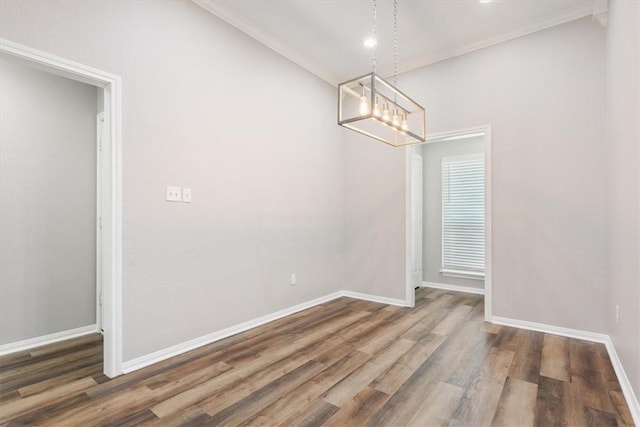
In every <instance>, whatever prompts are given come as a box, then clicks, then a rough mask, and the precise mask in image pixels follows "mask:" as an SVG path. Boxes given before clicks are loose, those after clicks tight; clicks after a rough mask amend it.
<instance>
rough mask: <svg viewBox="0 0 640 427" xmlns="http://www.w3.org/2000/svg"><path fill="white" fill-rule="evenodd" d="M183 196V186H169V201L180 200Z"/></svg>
mask: <svg viewBox="0 0 640 427" xmlns="http://www.w3.org/2000/svg"><path fill="white" fill-rule="evenodd" d="M181 198H182V188H180V187H167V201H168V202H179V201H180V199H181Z"/></svg>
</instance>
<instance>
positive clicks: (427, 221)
mask: <svg viewBox="0 0 640 427" xmlns="http://www.w3.org/2000/svg"><path fill="white" fill-rule="evenodd" d="M420 148H422V159H423V169H422V171H423V177H424V181H423V198H422V201H423V208H422V216H423V222H422V226H423V227H422V228H423V233H422V281H424V282H432V283H439V284H445V285H457V286H468V287H471V288H479V289H482V288H484V281H483V280H473V279H465V278H459V277H448V276H444V275H442V273H440V270H441V269H442V158H443V157H448V156H458V155H463V154H476V153H484V144H483V137H474V138H469V139H461V140H454V141H441V142H432V143H428V144H424V145H422V146H421V147H420Z"/></svg>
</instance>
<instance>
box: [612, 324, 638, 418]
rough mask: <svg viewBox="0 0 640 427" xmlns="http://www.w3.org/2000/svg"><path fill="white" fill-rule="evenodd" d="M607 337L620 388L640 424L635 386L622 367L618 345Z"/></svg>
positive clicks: (633, 415)
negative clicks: (617, 350)
mask: <svg viewBox="0 0 640 427" xmlns="http://www.w3.org/2000/svg"><path fill="white" fill-rule="evenodd" d="M607 338H608V339H607V342H606V343H605V346H606V347H607V352H608V353H609V359H611V364H612V365H613V369H614V370H615V371H616V376H617V377H618V382H619V383H620V388H622V394H624V398H625V400H626V401H627V405H628V406H629V411H631V416H632V417H633V422H634V423H635V424H636V425H637V426H640V403H638V397H637V396H636V394H635V393H634V392H633V387H631V382H630V381H629V377H627V373H626V372H625V371H624V368H623V367H622V362H620V358H619V357H618V353H617V352H616V347H615V346H614V345H613V341H612V340H611V337H607Z"/></svg>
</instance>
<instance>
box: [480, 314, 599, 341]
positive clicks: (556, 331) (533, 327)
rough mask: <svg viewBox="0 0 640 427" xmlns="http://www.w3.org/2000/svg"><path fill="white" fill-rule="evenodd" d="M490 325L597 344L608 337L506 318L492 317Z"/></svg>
mask: <svg viewBox="0 0 640 427" xmlns="http://www.w3.org/2000/svg"><path fill="white" fill-rule="evenodd" d="M491 323H497V324H498V325H504V326H512V327H514V328H520V329H527V330H529V331H536V332H544V333H545V334H552V335H560V336H563V337H569V338H577V339H579V340H585V341H593V342H599V343H602V344H606V343H607V340H609V335H606V334H598V333H596V332H588V331H581V330H579V329H571V328H563V327H560V326H553V325H547V324H544V323H536V322H529V321H527V320H518V319H511V318H508V317H500V316H493V317H492V318H491Z"/></svg>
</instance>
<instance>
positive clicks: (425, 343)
mask: <svg viewBox="0 0 640 427" xmlns="http://www.w3.org/2000/svg"><path fill="white" fill-rule="evenodd" d="M444 340H445V337H443V336H442V335H434V334H429V335H427V336H425V337H424V338H423V339H422V341H420V342H418V343H416V345H414V346H413V347H412V348H410V349H409V351H407V352H406V353H405V354H404V355H402V357H400V359H398V362H397V363H395V364H393V366H391V367H390V368H389V369H388V370H386V371H385V372H383V373H382V374H380V375H379V376H378V377H377V378H376V379H375V380H373V381H372V382H371V385H372V386H373V387H375V389H376V390H379V391H381V392H383V393H386V394H388V395H393V394H394V393H395V392H396V391H398V389H399V388H400V387H402V384H404V383H405V382H406V381H407V380H408V379H409V378H410V377H411V375H413V373H414V372H415V371H416V370H417V369H418V368H419V367H420V366H421V365H422V364H423V363H424V362H425V361H426V360H427V359H428V358H429V356H431V355H432V354H433V352H434V351H436V350H437V349H438V347H440V345H441V344H442V343H443V342H444Z"/></svg>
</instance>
